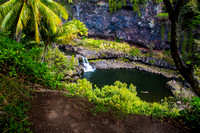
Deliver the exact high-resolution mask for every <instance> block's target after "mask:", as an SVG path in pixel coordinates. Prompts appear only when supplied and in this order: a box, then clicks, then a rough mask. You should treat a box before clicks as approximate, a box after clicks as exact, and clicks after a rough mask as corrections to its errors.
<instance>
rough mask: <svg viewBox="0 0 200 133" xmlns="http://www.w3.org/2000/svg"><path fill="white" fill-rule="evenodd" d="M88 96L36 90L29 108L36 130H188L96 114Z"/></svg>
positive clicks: (145, 119)
mask: <svg viewBox="0 0 200 133" xmlns="http://www.w3.org/2000/svg"><path fill="white" fill-rule="evenodd" d="M92 107H93V105H92V104H91V103H89V102H88V100H87V99H83V98H75V97H65V96H63V95H61V94H59V93H52V92H48V93H36V94H35V96H34V100H33V102H32V109H31V110H30V111H29V118H30V121H31V122H32V123H33V125H32V126H31V130H32V131H33V132H35V133H132V132H133V133H178V132H180V133H182V132H189V131H188V130H186V129H184V128H180V127H178V126H175V124H173V123H170V122H161V121H159V120H155V119H154V118H152V117H150V116H144V115H132V116H130V117H128V118H116V117H114V116H113V115H111V114H110V113H103V114H97V115H95V114H94V113H93V112H92V111H91V110H90V109H91V108H92Z"/></svg>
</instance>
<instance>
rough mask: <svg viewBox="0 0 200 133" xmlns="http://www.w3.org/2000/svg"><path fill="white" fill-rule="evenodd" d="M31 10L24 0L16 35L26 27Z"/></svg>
mask: <svg viewBox="0 0 200 133" xmlns="http://www.w3.org/2000/svg"><path fill="white" fill-rule="evenodd" d="M30 12H31V11H30V8H29V6H28V5H27V3H26V2H24V3H23V6H22V9H21V12H20V15H19V19H18V23H17V28H16V37H17V36H18V34H19V33H20V32H21V31H22V29H23V27H26V25H27V22H28V20H29V19H30Z"/></svg>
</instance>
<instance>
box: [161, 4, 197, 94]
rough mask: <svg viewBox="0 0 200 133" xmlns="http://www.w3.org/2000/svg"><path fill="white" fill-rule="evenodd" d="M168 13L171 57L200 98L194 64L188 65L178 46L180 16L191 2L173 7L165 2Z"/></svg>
mask: <svg viewBox="0 0 200 133" xmlns="http://www.w3.org/2000/svg"><path fill="white" fill-rule="evenodd" d="M163 2H164V4H165V7H166V9H167V12H168V14H169V20H170V22H171V43H170V49H171V55H172V58H173V60H174V62H175V64H176V68H177V69H178V71H179V72H180V74H181V75H182V76H183V77H184V79H185V80H186V81H187V82H188V83H189V84H190V85H191V87H192V88H193V90H194V91H195V92H196V93H197V94H198V96H200V81H199V80H198V79H197V77H196V76H195V75H194V66H193V64H189V65H186V64H185V63H184V62H183V60H182V57H181V54H180V52H179V44H178V32H177V29H178V24H179V15H180V13H181V10H182V9H183V8H184V6H185V5H186V4H188V3H189V0H178V1H177V2H176V4H175V5H172V3H171V2H170V0H163Z"/></svg>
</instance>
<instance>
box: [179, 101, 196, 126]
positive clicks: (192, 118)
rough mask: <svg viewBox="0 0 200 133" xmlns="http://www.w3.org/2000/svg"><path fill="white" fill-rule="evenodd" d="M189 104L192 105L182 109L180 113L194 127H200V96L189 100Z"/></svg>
mask: <svg viewBox="0 0 200 133" xmlns="http://www.w3.org/2000/svg"><path fill="white" fill-rule="evenodd" d="M188 104H189V105H190V107H189V108H186V109H184V110H182V111H181V113H180V114H181V116H182V117H183V120H184V122H185V123H186V124H187V125H189V126H191V127H193V128H196V127H199V126H200V98H199V97H193V99H192V100H191V101H189V102H188Z"/></svg>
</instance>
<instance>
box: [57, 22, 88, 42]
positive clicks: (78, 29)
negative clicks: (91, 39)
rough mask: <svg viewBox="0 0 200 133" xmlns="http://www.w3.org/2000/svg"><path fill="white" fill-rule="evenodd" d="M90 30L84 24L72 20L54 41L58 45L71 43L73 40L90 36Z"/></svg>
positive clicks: (64, 26)
mask: <svg viewBox="0 0 200 133" xmlns="http://www.w3.org/2000/svg"><path fill="white" fill-rule="evenodd" d="M87 31H88V29H87V28H86V27H85V24H84V23H83V22H80V21H79V20H75V19H73V20H71V21H69V22H67V23H65V24H64V25H63V29H62V32H61V33H60V34H59V35H58V36H57V37H56V38H55V39H54V41H56V42H58V43H69V42H70V41H71V40H73V39H76V38H78V37H79V35H81V36H87V35H88V32H87Z"/></svg>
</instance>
